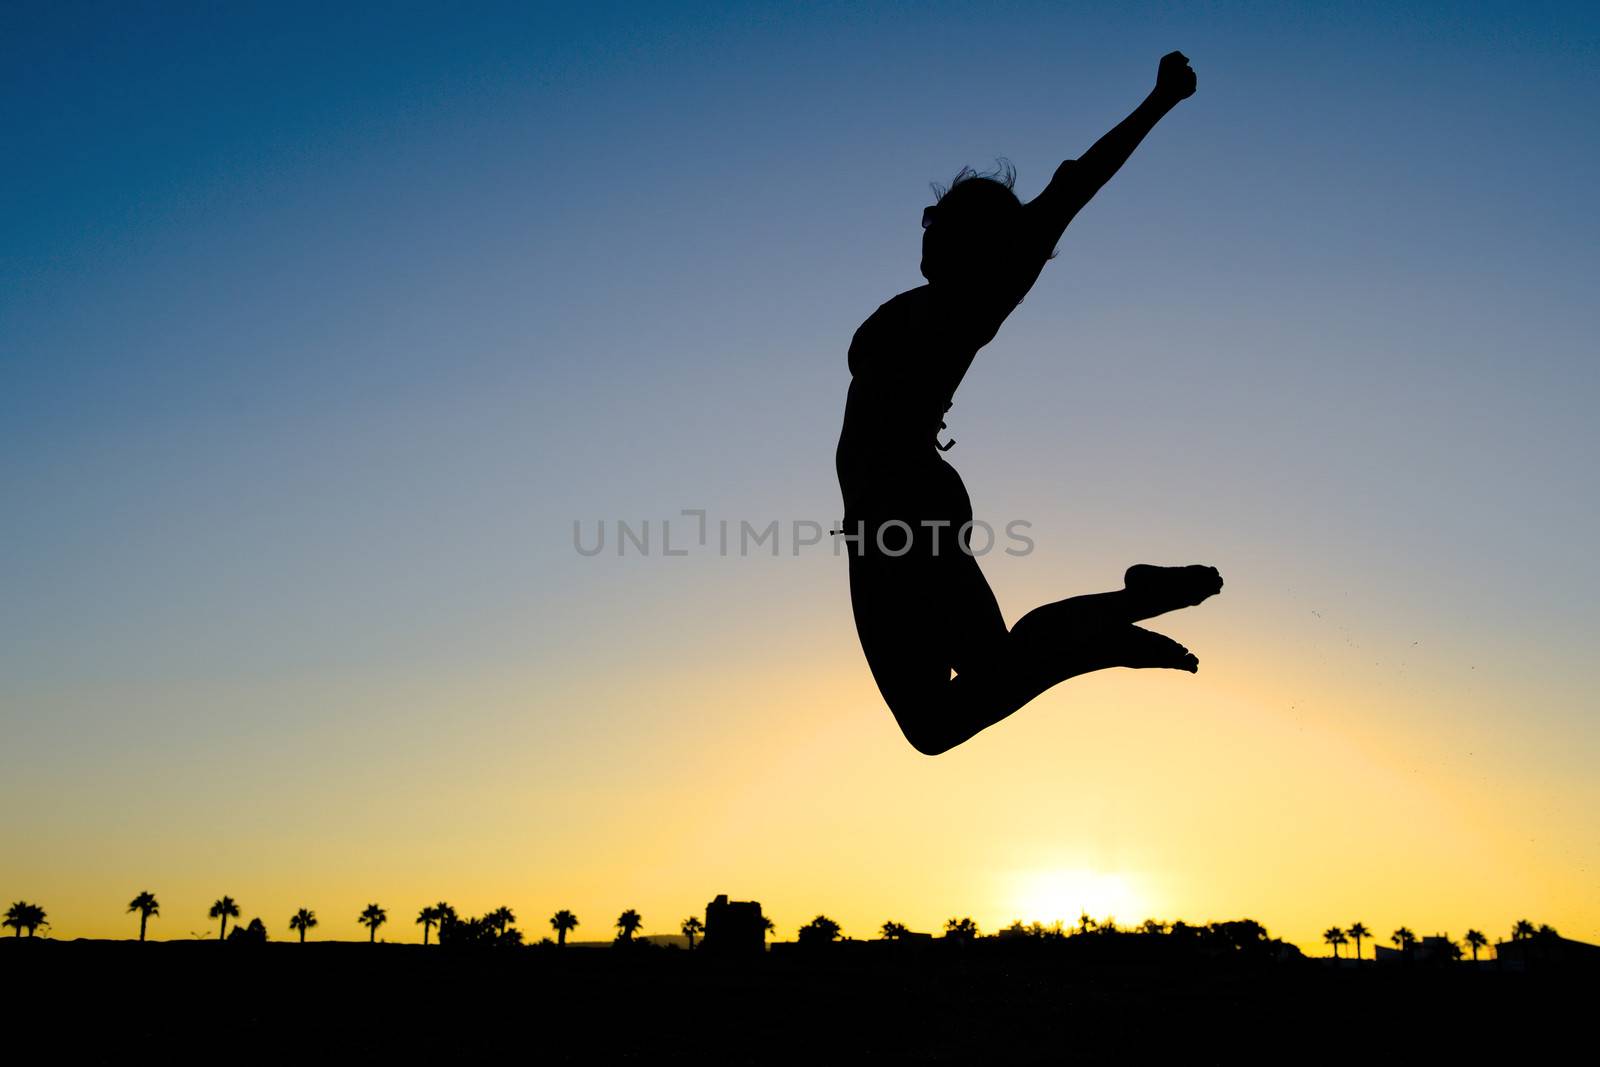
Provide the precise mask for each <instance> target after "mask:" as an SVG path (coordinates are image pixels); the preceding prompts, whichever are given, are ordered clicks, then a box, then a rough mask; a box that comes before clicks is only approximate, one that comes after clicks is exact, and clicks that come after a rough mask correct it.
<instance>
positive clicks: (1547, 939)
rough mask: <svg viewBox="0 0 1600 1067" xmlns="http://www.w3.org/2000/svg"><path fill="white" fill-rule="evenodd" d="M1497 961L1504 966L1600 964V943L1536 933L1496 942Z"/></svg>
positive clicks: (1520, 967)
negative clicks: (1592, 943) (1530, 935)
mask: <svg viewBox="0 0 1600 1067" xmlns="http://www.w3.org/2000/svg"><path fill="white" fill-rule="evenodd" d="M1494 956H1495V960H1496V961H1497V962H1498V963H1499V964H1500V965H1501V966H1502V967H1509V968H1510V969H1512V970H1519V971H1520V970H1525V969H1527V968H1529V967H1600V945H1591V944H1589V943H1588V942H1586V941H1573V940H1572V939H1571V938H1566V937H1562V936H1560V935H1559V934H1555V933H1540V934H1534V935H1533V936H1532V937H1525V938H1521V939H1520V940H1516V941H1496V942H1495V944H1494Z"/></svg>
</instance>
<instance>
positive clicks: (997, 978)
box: [0, 938, 1597, 1064]
mask: <svg viewBox="0 0 1600 1067" xmlns="http://www.w3.org/2000/svg"><path fill="white" fill-rule="evenodd" d="M785 947H786V948H787V947H790V946H785ZM1047 948H1048V946H1044V947H1040V946H1015V947H1014V948H1013V947H1011V946H999V945H993V946H991V945H985V944H981V943H980V944H974V945H966V946H948V945H940V944H937V943H936V944H934V945H932V946H926V947H921V948H917V949H909V948H900V947H898V946H893V945H859V946H857V945H848V944H844V945H833V946H827V947H825V948H824V949H823V950H821V951H817V952H804V951H788V952H780V951H774V952H772V953H769V954H767V955H765V956H763V957H759V958H753V959H747V960H743V961H725V960H718V959H715V958H712V957H707V956H705V955H704V954H703V953H698V952H697V953H694V954H690V953H688V952H684V951H678V950H670V949H653V950H648V951H628V950H610V949H579V948H566V949H553V948H526V949H520V948H519V949H516V950H503V949H491V950H483V949H478V950H472V949H453V948H449V947H446V948H443V949H441V948H439V947H437V946H429V947H427V948H424V947H422V946H419V945H387V944H378V945H368V944H352V943H336V942H324V943H311V944H306V945H299V944H294V943H284V942H274V943H270V944H265V945H233V944H223V943H220V942H200V941H185V942H164V943H158V942H151V943H148V944H139V943H137V942H105V941H52V940H44V939H37V940H32V941H30V940H28V939H26V938H24V939H21V940H17V939H14V938H6V939H4V940H0V1004H4V1005H5V1008H6V1016H7V1020H8V1024H9V1025H8V1026H7V1027H6V1029H5V1031H4V1033H5V1037H4V1038H0V1041H3V1042H4V1044H6V1045H10V1046H11V1048H12V1052H13V1053H14V1052H16V1051H17V1050H18V1049H19V1048H24V1047H36V1048H38V1049H42V1050H44V1051H43V1052H36V1053H33V1054H31V1055H30V1056H29V1057H28V1058H27V1059H25V1060H24V1059H12V1058H11V1057H10V1056H6V1057H5V1058H6V1059H8V1060H10V1062H14V1063H23V1062H112V1061H115V1062H118V1063H127V1062H148V1061H155V1060H160V1061H164V1062H171V1061H179V1062H188V1061H191V1060H200V1059H205V1060H208V1061H211V1062H221V1063H230V1062H264V1061H269V1060H272V1061H287V1062H293V1063H302V1062H323V1061H330V1060H345V1061H353V1062H370V1061H374V1060H378V1059H388V1060H395V1061H400V1062H409V1061H415V1060H417V1059H419V1058H421V1059H427V1060H435V1061H440V1062H452V1063H454V1062H484V1061H489V1060H495V1061H505V1060H513V1059H514V1060H516V1061H518V1062H557V1063H562V1062H567V1063H609V1062H635V1063H653V1062H705V1063H752V1064H757V1063H838V1062H939V1063H1006V1062H1051V1063H1059V1062H1087V1063H1103V1062H1136V1063H1137V1062H1147V1061H1148V1060H1149V1058H1150V1057H1151V1056H1152V1054H1154V1055H1159V1058H1160V1059H1162V1060H1171V1061H1177V1062H1184V1063H1240V1062H1269V1061H1270V1062H1280V1063H1283V1062H1287V1063H1296V1062H1316V1061H1329V1060H1333V1059H1346V1060H1352V1061H1358V1062H1359V1061H1368V1062H1378V1063H1390V1062H1401V1061H1406V1060H1418V1059H1419V1058H1421V1061H1422V1062H1434V1061H1436V1060H1440V1059H1443V1060H1466V1061H1467V1062H1489V1061H1491V1060H1501V1059H1507V1058H1509V1060H1510V1062H1540V1061H1543V1060H1546V1059H1550V1058H1552V1057H1553V1055H1554V1050H1555V1049H1556V1048H1557V1047H1559V1045H1565V1044H1568V1043H1569V1042H1570V1041H1572V1040H1577V1041H1578V1042H1580V1043H1579V1044H1578V1045H1577V1046H1576V1047H1572V1048H1570V1049H1569V1050H1568V1051H1567V1052H1566V1054H1565V1057H1563V1058H1571V1057H1574V1056H1575V1057H1577V1058H1579V1059H1581V1060H1587V1059H1588V1058H1589V1056H1590V1055H1592V1053H1593V1051H1594V1049H1593V1045H1592V1041H1593V1037H1592V1035H1593V1029H1592V1026H1593V1022H1592V1021H1593V1018H1594V1011H1595V1007H1596V1004H1597V1001H1596V992H1597V983H1596V981H1595V975H1594V973H1593V971H1570V970H1560V971H1558V970H1553V969H1546V970H1544V971H1530V972H1512V971H1509V970H1503V969H1500V968H1497V967H1496V966H1495V965H1493V964H1480V965H1476V966H1474V965H1472V964H1466V963H1463V964H1456V965H1451V966H1443V967H1411V966H1405V965H1397V966H1377V965H1373V964H1371V963H1368V964H1365V965H1363V966H1360V967H1352V966H1348V965H1347V966H1344V967H1341V968H1334V967H1331V966H1328V965H1327V964H1326V963H1325V962H1322V961H1305V960H1300V961H1289V962H1244V961H1235V960H1215V959H1213V960H1189V961H1163V962H1151V961H1144V962H1130V961H1117V960H1104V959H1100V960H1096V959H1084V958H1077V957H1075V956H1074V955H1073V954H1072V953H1069V952H1065V951H1047V950H1046V949H1047ZM3 1047H4V1045H0V1048H3Z"/></svg>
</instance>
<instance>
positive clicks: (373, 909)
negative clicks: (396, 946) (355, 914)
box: [356, 904, 389, 945]
mask: <svg viewBox="0 0 1600 1067" xmlns="http://www.w3.org/2000/svg"><path fill="white" fill-rule="evenodd" d="M356 921H357V922H359V923H360V924H361V925H362V926H365V927H366V928H367V944H369V945H371V944H376V943H377V940H378V927H380V926H382V925H383V924H384V923H386V922H388V921H389V913H388V912H386V911H384V910H383V909H382V908H380V907H379V906H378V905H376V904H368V905H367V907H366V910H365V911H363V912H362V913H361V917H360V918H359V919H357V920H356Z"/></svg>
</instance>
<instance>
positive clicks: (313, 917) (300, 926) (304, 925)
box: [289, 908, 317, 945]
mask: <svg viewBox="0 0 1600 1067" xmlns="http://www.w3.org/2000/svg"><path fill="white" fill-rule="evenodd" d="M315 925H317V913H316V912H314V911H312V910H311V909H310V908H301V909H300V910H299V911H297V912H295V913H294V915H293V917H291V918H290V919H289V929H291V930H299V931H300V943H301V944H302V945H303V944H305V943H306V931H307V930H309V929H311V928H312V927H313V926H315Z"/></svg>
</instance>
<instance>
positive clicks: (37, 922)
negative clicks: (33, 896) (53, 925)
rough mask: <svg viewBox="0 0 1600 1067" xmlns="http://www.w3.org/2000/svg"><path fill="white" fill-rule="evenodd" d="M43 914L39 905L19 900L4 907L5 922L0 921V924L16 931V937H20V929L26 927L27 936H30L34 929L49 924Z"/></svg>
mask: <svg viewBox="0 0 1600 1067" xmlns="http://www.w3.org/2000/svg"><path fill="white" fill-rule="evenodd" d="M44 915H45V913H44V909H43V908H41V907H39V905H37V904H29V903H28V902H27V901H25V900H19V901H17V902H16V903H15V904H13V905H11V907H9V908H7V909H6V917H5V922H3V923H0V926H9V927H11V928H12V929H13V930H15V931H16V932H17V933H16V936H17V937H21V936H22V931H23V930H24V929H26V930H27V931H28V936H29V937H32V936H33V933H34V931H35V930H37V929H38V928H39V927H41V926H48V925H49V924H48V923H47V922H45V917H44Z"/></svg>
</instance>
